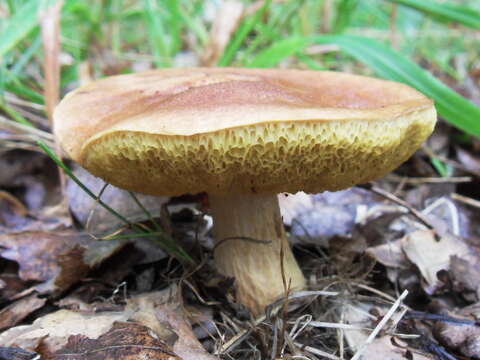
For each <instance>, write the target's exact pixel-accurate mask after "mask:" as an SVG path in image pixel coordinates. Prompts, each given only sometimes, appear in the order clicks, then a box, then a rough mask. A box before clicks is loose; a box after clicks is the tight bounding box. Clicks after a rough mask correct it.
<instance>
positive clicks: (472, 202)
mask: <svg viewBox="0 0 480 360" xmlns="http://www.w3.org/2000/svg"><path fill="white" fill-rule="evenodd" d="M450 197H451V198H452V199H453V200H456V201H460V202H462V203H464V204H466V205H469V206H472V207H474V208H477V209H480V201H478V200H475V199H472V198H469V197H467V196H463V195H460V194H457V193H452V194H451V195H450Z"/></svg>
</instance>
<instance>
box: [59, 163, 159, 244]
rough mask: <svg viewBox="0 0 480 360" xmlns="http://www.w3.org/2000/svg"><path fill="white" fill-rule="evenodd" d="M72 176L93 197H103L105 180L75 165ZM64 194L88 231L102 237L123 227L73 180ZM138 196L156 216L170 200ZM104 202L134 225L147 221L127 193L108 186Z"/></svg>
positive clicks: (103, 198) (69, 182) (104, 194)
mask: <svg viewBox="0 0 480 360" xmlns="http://www.w3.org/2000/svg"><path fill="white" fill-rule="evenodd" d="M73 173H74V174H75V176H76V177H78V178H79V179H80V181H82V183H83V184H85V186H87V187H88V188H89V189H90V190H91V191H92V192H93V193H94V194H100V192H101V191H102V189H103V187H104V185H105V182H104V181H103V180H101V179H99V178H96V177H94V176H93V175H91V174H90V173H89V172H87V171H86V170H85V169H83V168H82V167H80V166H78V165H74V166H73ZM65 191H66V195H67V197H68V201H69V204H70V210H71V212H72V213H73V215H74V216H75V218H76V219H77V221H78V222H79V223H80V224H82V226H84V227H85V228H86V229H87V231H88V232H90V233H92V234H94V235H99V234H103V233H105V232H107V231H110V230H112V229H118V228H119V227H120V226H123V225H124V223H123V222H121V221H120V220H119V219H118V218H116V217H115V216H113V215H112V214H111V213H109V212H108V211H107V210H105V209H104V208H103V207H101V206H100V205H99V204H98V202H96V201H95V200H93V199H92V198H91V197H89V196H88V195H87V194H86V193H85V191H83V190H82V189H81V188H80V187H79V186H78V185H77V184H76V183H75V182H73V181H71V180H70V179H68V180H67V186H66V190H65ZM135 196H136V197H137V199H138V201H139V202H140V203H141V204H142V206H144V207H145V208H146V209H147V210H148V211H149V212H150V213H151V214H152V215H153V216H154V217H155V216H158V214H160V209H161V207H162V205H163V204H165V203H166V202H167V201H168V198H167V197H161V196H147V195H143V194H135ZM101 199H102V201H104V202H105V203H106V204H108V205H109V206H110V207H112V208H113V209H115V211H117V212H118V213H119V214H122V215H123V216H124V217H126V218H127V219H129V220H130V221H132V222H136V221H142V220H145V219H146V218H147V216H146V215H145V212H144V211H143V210H142V209H141V208H140V207H139V206H138V205H137V203H136V202H135V200H134V199H133V198H132V196H131V195H130V194H129V193H128V192H127V191H125V190H122V189H119V188H116V187H114V186H112V185H108V186H107V187H106V188H105V189H104V191H103V192H102V194H101Z"/></svg>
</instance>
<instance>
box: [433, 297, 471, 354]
mask: <svg viewBox="0 0 480 360" xmlns="http://www.w3.org/2000/svg"><path fill="white" fill-rule="evenodd" d="M478 305H479V304H474V305H471V306H468V307H466V308H463V309H461V310H459V311H458V312H457V313H448V315H449V316H452V317H454V318H457V319H465V320H469V321H472V320H473V321H474V320H475V319H477V318H478ZM433 334H434V336H435V338H436V339H437V340H438V341H439V342H440V343H441V344H442V345H444V346H446V347H448V348H450V349H455V350H457V351H459V352H460V353H461V354H462V355H464V356H466V357H468V358H475V359H479V358H480V326H479V325H478V324H477V323H475V324H472V325H469V324H455V323H451V322H443V321H437V322H436V323H435V325H434V328H433Z"/></svg>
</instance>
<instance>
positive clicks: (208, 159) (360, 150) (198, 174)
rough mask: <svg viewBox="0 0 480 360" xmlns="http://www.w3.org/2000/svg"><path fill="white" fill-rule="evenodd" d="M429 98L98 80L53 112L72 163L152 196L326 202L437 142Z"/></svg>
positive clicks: (276, 75) (216, 75) (299, 86)
mask: <svg viewBox="0 0 480 360" xmlns="http://www.w3.org/2000/svg"><path fill="white" fill-rule="evenodd" d="M435 121H436V112H435V108H434V106H433V103H432V101H431V100H430V99H428V98H426V97H425V96H424V95H422V94H421V93H419V92H418V91H416V90H414V89H412V88H410V87H408V86H406V85H403V84H400V83H396V82H389V81H384V80H378V79H373V78H368V77H363V76H356V75H349V74H343V73H336V72H321V71H302V70H283V69H236V68H193V69H167V70H155V71H151V72H145V73H137V74H130V75H120V76H114V77H109V78H106V79H103V80H99V81H96V82H92V83H90V84H88V85H86V86H83V87H81V88H79V89H77V90H75V91H73V92H71V93H70V94H68V95H67V96H66V97H65V99H64V100H63V101H62V102H61V103H60V105H59V106H58V107H57V109H56V111H55V115H54V127H55V133H56V135H57V136H58V138H59V140H60V143H61V144H62V146H63V147H64V149H65V150H66V151H67V153H68V154H69V155H70V156H71V157H72V158H73V159H74V160H76V161H78V162H80V163H81V164H82V165H83V166H84V167H85V168H87V169H88V170H89V171H90V172H92V173H93V174H94V175H97V176H99V177H102V178H103V179H105V180H106V181H108V182H110V183H112V184H113V185H116V186H119V187H122V188H125V189H128V190H132V191H138V192H143V193H148V194H158V195H160V194H161V195H179V194H184V193H196V192H202V191H206V192H210V193H218V194H222V193H227V192H267V193H279V192H284V191H285V192H296V191H299V190H303V191H306V192H321V191H324V190H339V189H343V188H347V187H349V186H351V185H354V184H357V183H365V182H368V181H370V180H372V179H375V178H378V177H380V176H383V175H384V174H386V173H388V172H389V171H391V170H393V169H394V168H395V167H397V166H398V165H400V164H401V163H402V162H404V161H405V160H407V159H408V157H409V156H411V154H412V153H413V152H414V151H415V150H416V149H417V148H418V147H419V146H420V144H421V143H422V142H423V141H424V140H425V138H426V137H427V136H428V135H429V134H430V133H431V132H432V130H433V127H434V124H435Z"/></svg>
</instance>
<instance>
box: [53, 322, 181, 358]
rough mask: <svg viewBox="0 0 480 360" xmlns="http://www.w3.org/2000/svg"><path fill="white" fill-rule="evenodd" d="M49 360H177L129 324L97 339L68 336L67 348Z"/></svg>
mask: <svg viewBox="0 0 480 360" xmlns="http://www.w3.org/2000/svg"><path fill="white" fill-rule="evenodd" d="M48 358H49V359H52V360H117V359H122V360H137V359H158V360H175V359H177V360H179V359H181V358H180V357H178V356H177V355H175V353H173V352H172V350H171V348H170V347H169V346H168V345H167V344H166V343H164V342H163V341H162V340H161V339H159V338H158V336H157V335H156V334H155V333H154V332H153V331H152V330H150V329H149V328H148V327H146V326H144V325H140V324H135V323H131V322H115V323H114V324H113V326H112V328H111V329H110V330H108V332H106V333H105V334H102V335H101V336H99V337H98V339H90V338H88V337H86V336H83V335H72V336H70V337H69V338H68V342H67V344H66V345H65V346H64V347H63V348H61V349H60V350H58V351H56V352H55V353H54V354H49V356H48Z"/></svg>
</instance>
